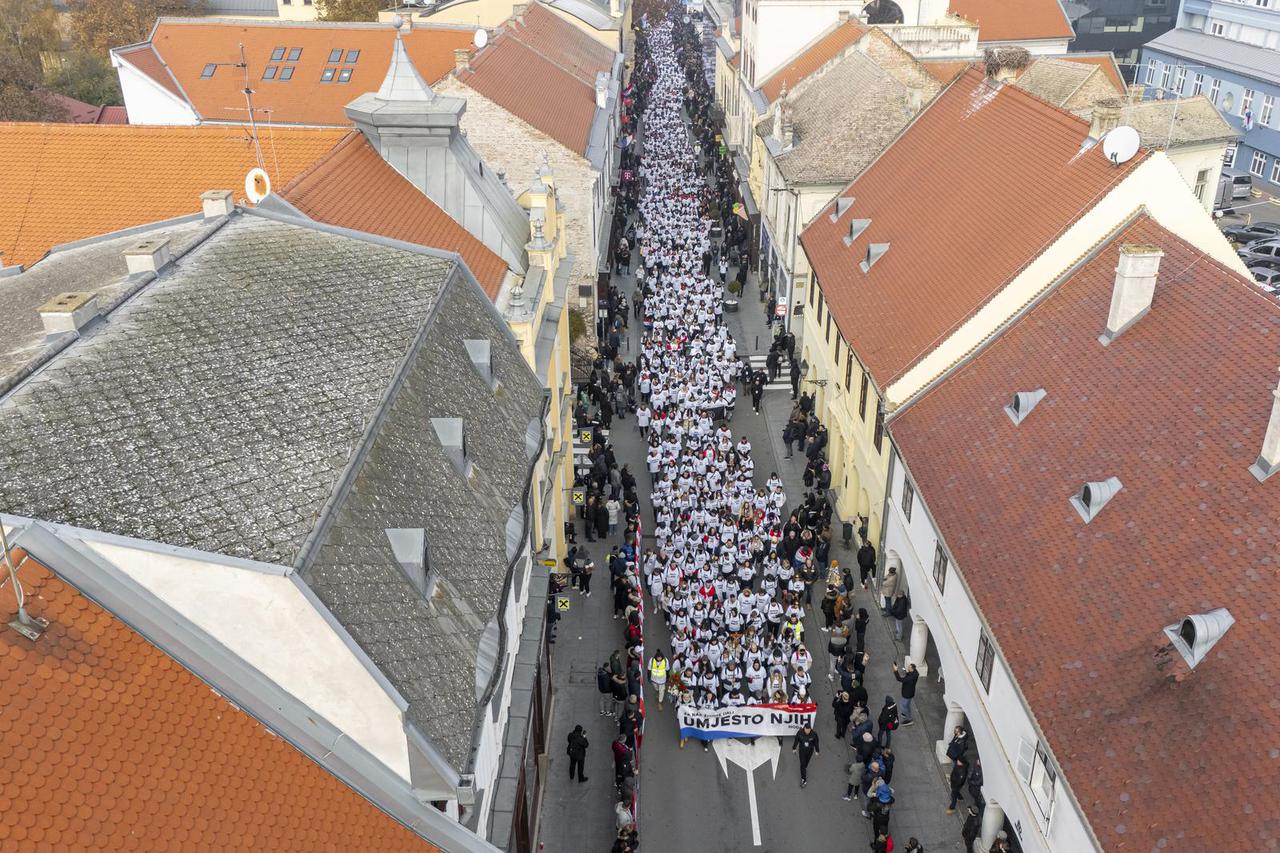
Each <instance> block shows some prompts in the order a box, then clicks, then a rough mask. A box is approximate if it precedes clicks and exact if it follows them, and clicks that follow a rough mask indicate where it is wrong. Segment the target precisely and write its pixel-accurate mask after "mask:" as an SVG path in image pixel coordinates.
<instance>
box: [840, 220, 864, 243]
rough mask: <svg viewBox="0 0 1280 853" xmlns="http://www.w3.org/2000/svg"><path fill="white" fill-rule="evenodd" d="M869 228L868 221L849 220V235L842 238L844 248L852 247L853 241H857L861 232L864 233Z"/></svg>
mask: <svg viewBox="0 0 1280 853" xmlns="http://www.w3.org/2000/svg"><path fill="white" fill-rule="evenodd" d="M870 227H871V220H870V219H853V220H850V222H849V233H848V234H846V235H845V238H844V244H845V245H846V246H852V245H853V241H854V240H857V239H858V237H860V236H861V235H862V232H863V231H866V230H867V229H868V228H870Z"/></svg>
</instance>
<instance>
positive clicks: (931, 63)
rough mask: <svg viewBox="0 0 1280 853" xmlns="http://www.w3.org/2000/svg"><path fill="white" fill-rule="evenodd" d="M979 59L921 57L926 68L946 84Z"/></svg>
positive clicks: (921, 62) (921, 61) (935, 77)
mask: <svg viewBox="0 0 1280 853" xmlns="http://www.w3.org/2000/svg"><path fill="white" fill-rule="evenodd" d="M978 61H979V60H977V59H927V58H926V59H921V60H919V62H920V64H921V65H923V66H924V70H925V71H928V72H929V73H930V74H932V75H933V77H934V79H936V80H937V81H938V82H940V83H943V84H946V83H950V82H951V81H952V80H954V79H956V78H957V77H959V76H960V75H961V74H962V73H964V71H965V69H967V68H968V67H969V66H970V65H973V64H974V63H975V62H978Z"/></svg>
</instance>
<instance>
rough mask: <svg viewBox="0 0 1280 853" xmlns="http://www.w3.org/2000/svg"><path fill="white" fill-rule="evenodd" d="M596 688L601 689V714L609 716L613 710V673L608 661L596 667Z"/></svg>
mask: <svg viewBox="0 0 1280 853" xmlns="http://www.w3.org/2000/svg"><path fill="white" fill-rule="evenodd" d="M596 688H597V689H598V690H599V691H600V716H602V717H607V716H609V715H610V714H611V713H612V710H613V673H612V672H611V671H610V670H609V664H608V662H607V661H606V662H605V663H602V664H600V666H599V668H597V669H596Z"/></svg>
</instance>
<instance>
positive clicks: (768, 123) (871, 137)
mask: <svg viewBox="0 0 1280 853" xmlns="http://www.w3.org/2000/svg"><path fill="white" fill-rule="evenodd" d="M851 92H856V93H857V97H850V93H851ZM787 103H788V104H790V106H791V116H792V119H791V120H792V127H793V128H794V129H795V133H796V136H797V137H798V141H797V142H796V143H795V144H794V145H793V147H792V148H791V150H790V151H785V152H782V153H778V154H775V161H776V163H777V165H778V169H779V170H780V171H781V172H782V174H783V177H785V178H786V179H787V181H788V183H798V184H823V183H838V184H844V183H848V182H849V181H851V180H852V179H853V178H854V177H856V176H857V175H858V173H860V172H861V171H862V170H863V169H864V168H866V166H867V164H868V163H870V162H871V161H872V160H873V159H875V157H876V156H877V155H878V154H879V153H880V152H881V151H883V150H884V149H885V148H886V147H887V146H888V144H889V143H890V142H891V141H892V140H893V139H894V138H895V137H896V136H897V135H898V134H899V133H900V132H901V131H902V128H904V127H906V125H907V123H908V122H909V121H911V117H912V115H913V113H912V112H911V110H910V109H909V108H908V105H907V87H906V86H904V85H903V84H902V83H900V82H898V81H897V80H896V79H894V78H893V77H892V76H890V75H889V73H888V72H886V71H885V70H884V69H883V68H881V67H880V66H879V65H878V64H877V63H876V62H875V61H874V60H872V59H871V58H870V57H868V56H866V55H865V54H863V53H861V52H859V51H856V50H855V51H850V52H849V53H847V54H846V55H845V56H844V57H842V58H841V59H839V60H837V61H836V62H834V63H833V64H832V65H831V66H830V67H829V68H828V69H826V70H825V71H823V72H822V73H821V76H815V77H811V78H809V80H808V81H807V82H806V84H805V86H804V87H803V88H799V89H797V90H796V91H795V92H794V93H792V94H790V95H788V96H787ZM774 109H777V107H776V106H775V107H774ZM772 124H773V120H772V118H768V119H765V120H764V121H762V122H760V124H759V125H758V128H759V130H758V132H759V133H760V134H761V135H765V136H767V135H768V134H769V133H770V131H771V129H772Z"/></svg>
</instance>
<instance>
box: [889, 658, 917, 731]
mask: <svg viewBox="0 0 1280 853" xmlns="http://www.w3.org/2000/svg"><path fill="white" fill-rule="evenodd" d="M893 677H894V678H896V679H898V681H899V682H900V683H901V684H902V701H901V702H899V703H898V716H900V717H901V718H902V725H904V726H909V725H911V724H912V723H914V722H915V720H913V719H912V717H911V703H912V702H914V701H915V698H916V682H917V681H919V680H920V673H919V672H918V671H917V670H916V665H915V664H913V663H909V664H907V671H906V672H902V671H900V670H899V669H898V664H897V663H896V662H895V663H894V665H893Z"/></svg>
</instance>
